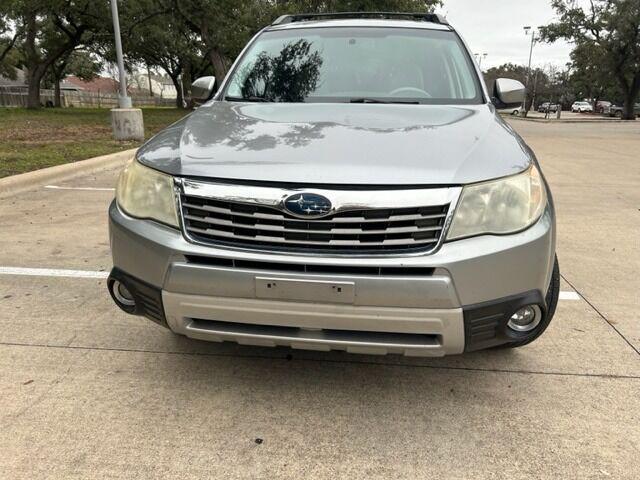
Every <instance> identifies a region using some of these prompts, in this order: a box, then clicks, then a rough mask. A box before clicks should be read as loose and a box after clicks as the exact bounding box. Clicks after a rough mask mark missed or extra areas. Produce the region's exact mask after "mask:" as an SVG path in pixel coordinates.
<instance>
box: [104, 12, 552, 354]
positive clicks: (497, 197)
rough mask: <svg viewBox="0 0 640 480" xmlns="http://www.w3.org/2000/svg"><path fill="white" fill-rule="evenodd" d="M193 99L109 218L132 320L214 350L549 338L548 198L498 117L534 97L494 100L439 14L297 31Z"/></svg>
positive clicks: (272, 29)
mask: <svg viewBox="0 0 640 480" xmlns="http://www.w3.org/2000/svg"><path fill="white" fill-rule="evenodd" d="M216 87H219V88H216ZM192 93H193V97H194V99H195V100H200V101H201V102H202V103H203V104H202V106H200V107H199V108H198V109H197V110H195V111H194V112H193V113H191V114H190V115H189V116H187V117H186V118H184V119H182V120H180V121H179V122H177V123H175V124H174V125H172V126H170V127H168V128H167V129H165V130H164V131H162V132H161V133H159V134H158V135H156V136H155V137H154V138H152V139H151V140H149V141H148V142H147V143H146V144H145V145H144V146H143V147H141V148H140V149H139V151H138V152H137V154H136V157H135V158H134V159H132V161H131V163H129V165H128V166H127V167H126V169H125V170H124V171H123V172H122V174H121V176H120V178H119V180H118V185H117V194H116V200H115V201H114V202H113V203H112V204H111V207H110V209H109V217H110V237H111V249H112V253H113V265H114V268H113V270H112V272H111V275H110V278H109V281H108V288H109V291H110V292H111V295H112V297H113V299H114V300H115V302H116V303H117V305H118V306H119V307H120V308H122V309H123V310H125V311H126V312H129V313H133V314H138V315H144V316H146V317H148V318H150V319H151V320H153V321H155V322H157V323H159V324H161V325H163V326H165V327H168V328H169V329H171V330H172V331H173V332H175V333H178V334H182V335H186V336H188V337H191V338H197V339H201V340H211V341H234V342H238V343H241V344H250V345H261V346H279V345H284V346H290V347H292V348H302V349H312V350H332V349H337V350H346V351H348V352H354V353H366V354H385V353H399V354H405V355H414V356H440V355H446V354H458V353H462V352H465V351H473V350H478V349H482V348H488V347H496V346H508V347H515V346H520V345H524V344H526V343H529V342H531V341H532V340H534V339H535V338H536V337H538V336H539V335H540V334H541V333H542V332H543V331H544V330H545V329H546V328H547V326H548V325H549V322H550V320H551V317H552V316H553V313H554V310H555V306H556V303H557V299H558V288H559V273H558V266H557V263H556V261H555V218H554V210H553V203H552V200H551V195H550V192H549V188H548V185H547V184H546V182H545V180H544V177H543V176H542V173H541V171H540V167H539V165H538V163H537V161H536V159H535V156H534V154H533V152H532V151H531V149H530V148H529V147H528V146H527V145H526V144H525V143H524V141H523V140H522V139H521V138H520V137H519V136H518V135H517V134H516V133H515V132H514V131H513V129H512V128H511V127H510V126H509V125H507V124H506V123H505V122H504V121H502V120H501V118H500V116H499V115H498V114H497V113H496V109H497V108H512V107H515V106H517V105H519V104H520V103H521V102H522V99H523V95H524V87H523V86H522V84H520V83H519V82H516V81H513V80H507V79H499V80H497V81H496V83H495V87H494V93H493V97H491V96H490V95H489V93H488V92H487V89H486V86H485V85H484V82H483V79H482V75H481V74H480V71H479V69H478V67H477V65H476V64H475V63H474V62H473V60H472V56H471V55H470V51H469V49H468V48H467V47H466V45H465V44H464V43H463V41H462V39H461V38H460V36H459V35H458V34H457V33H456V32H455V30H454V29H453V28H452V27H451V26H449V25H448V24H447V22H446V21H445V20H444V19H443V18H442V17H441V16H439V15H435V14H420V15H417V14H383V13H367V14H342V15H341V14H332V15H289V16H284V17H281V18H279V19H278V20H276V21H275V22H274V23H273V24H272V25H270V26H268V27H267V28H265V29H264V30H262V31H261V32H260V33H259V34H258V35H256V36H255V38H254V39H253V40H251V42H250V43H249V44H248V45H247V47H246V48H245V49H244V51H243V52H242V53H241V55H240V56H239V58H238V60H237V61H236V62H235V64H234V65H233V67H232V68H231V70H230V73H229V74H228V75H227V77H226V78H225V79H224V81H222V82H220V85H217V84H216V80H215V79H214V78H213V77H206V78H202V79H199V80H197V81H196V82H195V83H194V86H193V89H192Z"/></svg>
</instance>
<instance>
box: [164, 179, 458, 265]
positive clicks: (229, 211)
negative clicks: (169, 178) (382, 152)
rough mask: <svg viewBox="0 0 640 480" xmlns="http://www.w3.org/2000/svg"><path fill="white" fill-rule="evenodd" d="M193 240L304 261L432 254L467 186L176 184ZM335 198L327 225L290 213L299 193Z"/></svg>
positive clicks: (185, 225) (187, 233) (185, 230)
mask: <svg viewBox="0 0 640 480" xmlns="http://www.w3.org/2000/svg"><path fill="white" fill-rule="evenodd" d="M176 189H177V194H178V195H177V196H178V206H179V210H180V212H181V223H182V228H183V233H184V235H185V237H186V238H187V240H189V241H191V242H193V243H198V244H203V245H210V246H216V247H221V248H232V249H240V250H249V251H266V252H274V251H283V250H284V251H286V252H287V253H293V254H296V253H299V254H305V255H309V254H323V255H341V254H349V255H354V254H355V255H358V254H361V255H370V254H385V255H393V254H394V253H395V254H398V253H402V254H408V253H411V254H414V253H415V254H422V255H424V254H428V253H433V252H434V251H435V250H436V249H437V248H438V247H439V246H440V244H441V243H442V240H443V238H444V237H445V235H446V230H447V228H448V226H449V224H450V222H451V215H452V213H453V210H454V209H455V203H456V202H457V199H458V197H459V194H460V191H461V188H460V187H443V188H430V189H407V190H403V189H394V190H322V189H314V188H309V189H283V188H274V187H266V186H265V187H262V186H243V185H229V184H220V183H209V182H199V181H193V180H186V179H182V180H181V179H177V180H176ZM300 192H306V193H317V194H319V195H323V196H325V197H327V198H329V199H330V200H331V202H332V205H333V208H332V211H331V212H330V213H329V214H328V215H327V216H325V217H323V218H320V219H301V218H298V217H294V216H292V215H289V214H288V213H285V212H284V210H283V209H282V202H283V200H284V199H286V198H287V197H289V196H290V195H292V194H295V193H300Z"/></svg>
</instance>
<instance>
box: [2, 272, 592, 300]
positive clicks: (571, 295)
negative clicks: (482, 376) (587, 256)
mask: <svg viewBox="0 0 640 480" xmlns="http://www.w3.org/2000/svg"><path fill="white" fill-rule="evenodd" d="M0 275H26V276H31V277H70V278H107V277H108V276H109V272H95V271H90V270H64V269H60V268H20V267H0ZM559 298H560V300H581V299H582V297H580V295H578V294H577V293H576V292H574V291H571V290H570V291H563V292H560V297H559Z"/></svg>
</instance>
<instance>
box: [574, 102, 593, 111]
mask: <svg viewBox="0 0 640 480" xmlns="http://www.w3.org/2000/svg"><path fill="white" fill-rule="evenodd" d="M571 111H572V112H574V113H585V112H593V105H591V104H590V103H589V102H573V105H571Z"/></svg>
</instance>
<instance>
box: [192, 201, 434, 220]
mask: <svg viewBox="0 0 640 480" xmlns="http://www.w3.org/2000/svg"><path fill="white" fill-rule="evenodd" d="M182 206H183V207H190V208H197V209H199V210H206V211H207V212H213V213H222V214H225V215H238V216H242V217H250V218H262V219H265V220H284V219H288V217H285V215H284V214H268V213H259V212H256V213H242V212H234V211H233V210H231V209H228V208H219V207H212V206H209V205H204V206H198V205H194V204H192V203H188V202H183V203H182ZM443 217H446V214H444V213H441V214H437V215H392V216H390V217H389V218H387V219H385V221H392V222H395V221H401V220H424V219H430V218H443ZM313 221H314V222H315V223H322V222H325V223H354V222H359V223H365V222H379V221H380V220H377V219H375V218H364V217H346V216H345V217H337V218H334V219H332V220H323V219H322V218H318V219H314V220H313Z"/></svg>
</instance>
